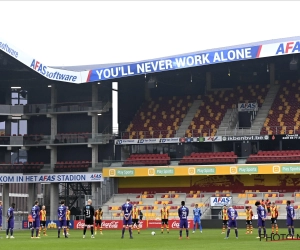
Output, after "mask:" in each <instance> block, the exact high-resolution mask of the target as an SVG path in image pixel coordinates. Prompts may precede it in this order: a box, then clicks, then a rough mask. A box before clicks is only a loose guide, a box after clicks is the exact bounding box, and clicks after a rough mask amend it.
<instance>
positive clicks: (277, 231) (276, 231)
mask: <svg viewBox="0 0 300 250" xmlns="http://www.w3.org/2000/svg"><path fill="white" fill-rule="evenodd" d="M276 233H277V234H278V225H276Z"/></svg>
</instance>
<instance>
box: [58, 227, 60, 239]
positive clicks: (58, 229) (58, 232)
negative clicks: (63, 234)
mask: <svg viewBox="0 0 300 250" xmlns="http://www.w3.org/2000/svg"><path fill="white" fill-rule="evenodd" d="M57 233H58V237H60V228H58V231H57Z"/></svg>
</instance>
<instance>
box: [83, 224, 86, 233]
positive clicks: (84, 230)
mask: <svg viewBox="0 0 300 250" xmlns="http://www.w3.org/2000/svg"><path fill="white" fill-rule="evenodd" d="M86 229H87V226H85V227H84V229H83V235H85V233H86Z"/></svg>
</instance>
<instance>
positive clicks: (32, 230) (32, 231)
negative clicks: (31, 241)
mask: <svg viewBox="0 0 300 250" xmlns="http://www.w3.org/2000/svg"><path fill="white" fill-rule="evenodd" d="M33 233H34V229H33V228H32V229H31V237H33Z"/></svg>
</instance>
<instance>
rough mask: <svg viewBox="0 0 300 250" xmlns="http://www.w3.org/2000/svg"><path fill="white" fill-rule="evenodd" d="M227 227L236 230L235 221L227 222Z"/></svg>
mask: <svg viewBox="0 0 300 250" xmlns="http://www.w3.org/2000/svg"><path fill="white" fill-rule="evenodd" d="M228 227H230V228H237V221H236V220H229V222H228Z"/></svg>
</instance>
